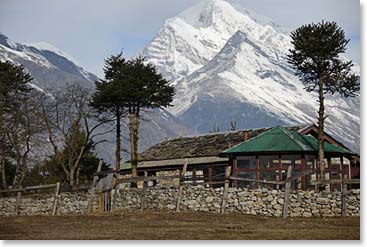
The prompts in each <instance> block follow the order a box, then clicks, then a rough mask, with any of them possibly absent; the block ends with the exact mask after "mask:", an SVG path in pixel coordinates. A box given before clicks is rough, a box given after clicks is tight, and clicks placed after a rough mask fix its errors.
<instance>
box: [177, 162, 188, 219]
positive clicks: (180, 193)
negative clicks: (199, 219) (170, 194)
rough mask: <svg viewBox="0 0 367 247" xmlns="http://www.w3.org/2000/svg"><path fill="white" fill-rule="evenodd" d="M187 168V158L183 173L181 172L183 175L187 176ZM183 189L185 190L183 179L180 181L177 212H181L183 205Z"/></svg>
mask: <svg viewBox="0 0 367 247" xmlns="http://www.w3.org/2000/svg"><path fill="white" fill-rule="evenodd" d="M186 170H187V160H186V161H185V164H184V165H183V168H182V173H181V176H182V177H184V176H185V174H186ZM182 190H183V185H182V181H180V185H179V187H178V195H177V203H176V212H180V205H181V200H182Z"/></svg>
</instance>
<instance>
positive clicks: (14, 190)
mask: <svg viewBox="0 0 367 247" xmlns="http://www.w3.org/2000/svg"><path fill="white" fill-rule="evenodd" d="M54 187H56V184H46V185H38V186H29V187H25V188H20V189H7V190H0V193H8V192H19V191H20V192H23V191H27V190H39V189H50V188H54Z"/></svg>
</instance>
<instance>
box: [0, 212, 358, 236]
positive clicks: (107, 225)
mask: <svg viewBox="0 0 367 247" xmlns="http://www.w3.org/2000/svg"><path fill="white" fill-rule="evenodd" d="M359 223H360V220H359V217H348V218H329V219H323V218H307V219H305V218H294V219H287V220H282V219H278V218H264V217H259V216H248V215H243V214H225V215H220V214H211V213H172V212H157V211H144V212H123V213H120V214H115V215H89V216H83V215H79V216H18V217H1V218H0V239H359V238H360V233H359V230H360V227H359Z"/></svg>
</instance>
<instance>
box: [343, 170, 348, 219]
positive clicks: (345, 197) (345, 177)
mask: <svg viewBox="0 0 367 247" xmlns="http://www.w3.org/2000/svg"><path fill="white" fill-rule="evenodd" d="M347 178H348V177H347V175H344V179H343V180H342V217H345V216H347V184H346V183H345V179H347Z"/></svg>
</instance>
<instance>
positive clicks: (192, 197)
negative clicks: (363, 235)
mask: <svg viewBox="0 0 367 247" xmlns="http://www.w3.org/2000/svg"><path fill="white" fill-rule="evenodd" d="M177 191H178V190H177V188H173V187H171V188H167V187H154V188H148V189H146V190H145V191H143V190H142V189H133V188H125V189H121V190H119V191H117V192H116V193H117V195H116V200H115V205H114V206H115V210H116V211H118V210H126V209H127V210H136V209H140V208H141V203H142V201H144V208H146V209H159V210H175V209H176V201H177V193H178V192H177ZM222 197H223V188H217V189H212V188H205V187H203V186H187V187H185V188H184V190H183V194H182V203H181V210H189V211H201V212H213V213H219V212H220V207H221V202H222ZM283 197H284V192H282V191H280V190H268V189H259V190H248V189H242V188H237V189H236V188H230V190H229V193H228V203H227V212H237V213H244V214H251V215H261V216H274V217H280V216H281V215H282V209H283V204H284V200H283ZM53 200H54V199H53V196H52V195H34V196H25V197H22V200H21V205H20V208H19V209H20V211H19V214H20V215H49V214H50V212H51V210H52V205H53ZM15 203H16V198H15V197H10V198H9V197H8V198H0V215H1V216H4V215H13V214H14V208H15ZM341 204H342V195H341V192H339V191H335V192H329V193H325V192H319V193H316V192H315V191H293V192H292V193H291V194H290V203H289V210H288V215H289V216H290V217H335V216H336V217H337V216H340V214H341ZM97 206H98V196H96V197H95V201H94V206H93V208H94V210H96V209H97ZM86 211H87V194H86V193H82V192H79V193H62V194H61V195H60V199H59V203H58V209H57V213H58V214H80V213H86ZM359 214H360V191H359V190H351V191H348V194H347V215H348V216H358V215H359Z"/></svg>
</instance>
